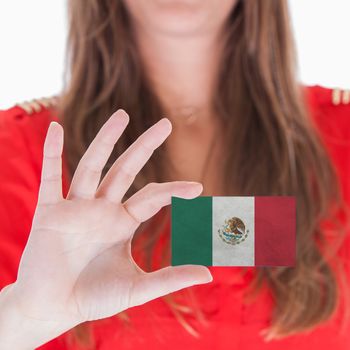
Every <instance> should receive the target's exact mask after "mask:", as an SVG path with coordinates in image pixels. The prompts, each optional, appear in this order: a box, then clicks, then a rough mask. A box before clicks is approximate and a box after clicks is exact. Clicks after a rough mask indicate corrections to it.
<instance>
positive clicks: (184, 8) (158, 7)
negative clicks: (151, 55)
mask: <svg viewBox="0 0 350 350" xmlns="http://www.w3.org/2000/svg"><path fill="white" fill-rule="evenodd" d="M235 2H236V0H220V1H218V0H147V1H144V0H124V3H125V5H126V8H127V10H128V11H129V13H130V14H131V17H132V18H134V19H135V20H136V22H137V23H138V24H140V25H141V26H142V27H143V28H146V29H149V30H155V31H157V32H159V33H164V34H175V35H190V34H196V33H197V34H201V33H203V32H206V31H208V30H213V29H215V27H219V26H220V25H221V24H222V23H223V21H224V20H225V19H226V18H227V16H228V15H229V13H230V11H231V10H232V8H233V6H234V4H235Z"/></svg>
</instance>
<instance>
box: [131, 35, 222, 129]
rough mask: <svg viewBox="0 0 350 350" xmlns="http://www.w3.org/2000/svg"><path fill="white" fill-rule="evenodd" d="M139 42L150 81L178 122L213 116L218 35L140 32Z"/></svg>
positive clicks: (168, 113) (188, 122)
mask: <svg viewBox="0 0 350 350" xmlns="http://www.w3.org/2000/svg"><path fill="white" fill-rule="evenodd" d="M135 33H136V42H137V46H138V50H139V54H140V57H141V59H142V63H143V65H144V67H145V69H146V72H147V76H148V79H149V80H150V82H151V84H152V88H153V89H154V91H155V93H156V95H157V96H158V98H159V99H160V102H161V104H162V106H163V108H164V110H165V112H166V116H167V117H168V118H169V119H171V120H172V121H173V122H174V123H175V124H176V123H180V124H181V123H185V124H191V123H193V122H195V121H196V120H199V119H200V120H201V121H203V119H206V118H208V119H210V118H212V117H213V113H212V106H211V100H212V96H213V88H214V84H215V79H216V77H217V68H218V65H219V58H220V54H218V53H219V52H220V40H218V33H206V34H205V35H202V36H199V35H196V36H188V37H187V36H186V37H185V36H170V35H165V34H159V33H153V32H152V33H151V32H149V31H147V30H145V28H142V31H141V30H137V28H136V31H135Z"/></svg>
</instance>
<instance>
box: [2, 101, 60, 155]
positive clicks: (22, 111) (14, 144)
mask: <svg viewBox="0 0 350 350" xmlns="http://www.w3.org/2000/svg"><path fill="white" fill-rule="evenodd" d="M58 100H59V97H58V96H51V97H42V98H38V99H32V100H30V101H22V102H18V103H16V104H15V105H13V106H11V107H10V108H7V109H2V110H0V148H3V149H4V148H5V149H6V150H7V152H11V150H12V151H14V152H18V150H19V149H21V150H22V149H23V153H22V152H21V155H22V156H24V154H25V153H27V154H29V153H32V152H35V151H37V150H40V148H41V146H42V143H43V140H44V139H45V135H46V132H47V128H48V126H49V124H50V122H51V121H52V120H57V113H56V108H57V103H58ZM24 148H26V149H24Z"/></svg>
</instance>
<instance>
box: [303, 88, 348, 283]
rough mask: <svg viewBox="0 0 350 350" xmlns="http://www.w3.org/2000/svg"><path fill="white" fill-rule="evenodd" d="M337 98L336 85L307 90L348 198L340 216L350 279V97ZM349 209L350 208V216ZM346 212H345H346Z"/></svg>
mask: <svg viewBox="0 0 350 350" xmlns="http://www.w3.org/2000/svg"><path fill="white" fill-rule="evenodd" d="M344 91H345V90H343V91H342V93H343V95H341V96H343V99H341V100H340V101H338V102H336V103H335V102H334V97H333V96H334V89H331V88H326V87H322V86H319V85H315V86H311V87H309V88H308V90H307V97H308V101H309V107H310V112H311V115H312V116H313V118H314V121H315V123H316V126H317V129H318V131H319V132H320V136H321V138H322V140H323V142H324V145H325V147H326V149H327V151H328V153H329V155H330V157H331V160H332V162H333V164H334V167H335V170H336V173H337V175H338V178H339V182H340V186H341V192H342V195H343V198H344V201H345V211H343V212H341V213H340V215H339V218H340V220H341V222H342V223H344V224H345V225H347V231H346V237H345V241H344V244H343V245H342V247H341V249H340V251H339V256H340V258H341V261H342V263H343V266H344V268H345V272H346V274H347V278H348V280H349V283H350V101H347V100H345V98H344V96H345V95H344ZM346 212H348V214H347V215H349V216H346V214H345V213H346ZM344 214H345V215H344Z"/></svg>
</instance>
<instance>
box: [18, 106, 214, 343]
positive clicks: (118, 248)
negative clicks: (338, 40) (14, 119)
mask: <svg viewBox="0 0 350 350" xmlns="http://www.w3.org/2000/svg"><path fill="white" fill-rule="evenodd" d="M128 121H129V116H128V115H127V114H126V113H125V112H124V111H123V110H118V111H117V112H115V113H114V114H113V115H112V116H111V117H110V118H109V119H108V121H107V122H106V123H105V124H104V125H103V127H102V128H101V129H100V131H99V132H98V134H97V135H96V137H95V139H94V140H93V141H92V143H91V144H90V146H89V148H88V149H87V151H86V153H85V154H84V155H83V157H82V159H81V160H80V162H79V164H78V167H77V169H76V171H75V173H74V176H73V179H72V183H71V186H70V189H69V192H68V195H67V198H66V199H64V198H63V196H62V174H61V170H62V157H61V156H62V150H63V128H62V127H61V126H60V124H58V123H56V122H52V123H51V124H50V126H49V129H48V132H47V135H46V139H45V144H44V157H43V166H42V175H41V184H40V189H39V197H38V204H37V207H36V210H35V214H34V217H33V223H32V229H31V232H30V235H29V239H28V242H27V245H26V247H25V249H24V252H23V255H22V257H21V261H20V265H19V270H18V277H17V281H16V282H15V283H14V284H13V285H12V290H11V297H12V298H14V300H15V302H16V305H17V306H18V310H19V311H20V314H22V315H23V317H27V318H28V319H35V320H38V321H39V322H40V323H42V324H49V323H52V322H53V323H54V324H55V330H54V331H53V332H51V331H50V336H45V335H44V336H43V335H42V334H41V335H40V336H39V337H38V339H39V338H40V342H41V343H42V342H46V341H48V340H50V339H48V337H51V338H52V337H53V335H54V337H55V336H58V335H59V334H61V333H63V332H64V331H66V330H68V329H70V328H72V327H74V326H75V325H77V324H79V323H81V322H85V321H90V320H97V319H101V318H105V317H109V316H112V315H115V314H117V313H119V312H121V311H123V310H125V309H127V308H129V307H131V306H136V305H140V304H143V303H145V302H147V301H149V300H152V299H154V298H157V297H160V296H162V295H165V294H168V293H171V292H174V291H177V290H179V289H182V288H185V287H189V286H191V285H194V284H200V283H206V282H210V281H211V280H212V277H211V274H210V272H209V270H208V269H207V268H206V267H204V266H196V265H182V266H174V267H173V266H168V267H165V268H162V269H160V270H158V271H155V272H148V273H147V272H145V271H143V270H142V269H141V268H140V267H139V266H137V265H136V263H135V261H134V260H133V258H132V256H131V240H132V237H133V234H134V232H135V230H136V228H137V227H138V226H139V225H140V223H141V222H143V221H145V220H147V219H149V218H151V217H152V216H153V215H154V214H155V213H157V212H158V211H159V210H160V209H161V208H162V207H163V206H165V205H169V204H170V203H171V196H178V197H183V198H194V197H196V196H198V195H199V194H200V193H201V192H202V185H201V184H200V183H194V182H185V181H173V182H167V183H149V184H148V185H146V186H145V187H143V188H142V189H141V190H139V191H138V192H136V193H135V194H134V195H133V196H131V197H130V198H129V199H127V200H126V201H125V202H124V203H122V202H121V200H122V198H123V196H124V194H125V193H126V191H127V190H128V188H129V187H130V185H131V184H132V182H133V181H134V179H135V176H136V175H137V173H138V172H139V171H140V170H141V168H142V167H143V166H144V165H145V163H146V162H147V160H148V159H149V158H150V157H151V155H152V153H153V151H154V150H155V149H156V148H157V147H159V146H160V145H161V144H162V143H163V142H164V140H165V139H166V138H167V136H168V135H169V134H170V132H171V123H170V121H169V120H168V119H166V118H163V119H162V120H160V121H159V122H157V123H156V124H154V125H153V126H152V127H151V128H149V129H148V130H146V131H145V132H144V133H143V134H142V135H141V136H140V137H139V138H138V139H137V140H136V141H135V142H134V143H133V144H132V145H131V146H130V147H129V148H128V149H127V150H126V151H125V152H124V153H123V154H122V155H121V156H120V157H119V158H118V159H117V160H116V161H115V163H114V164H113V166H112V167H111V169H109V171H108V173H107V174H106V176H105V177H104V179H103V181H102V182H101V183H100V184H99V182H100V177H101V172H102V169H103V168H104V166H105V163H106V162H107V160H108V158H109V156H110V154H111V152H112V150H113V147H114V144H115V143H116V142H117V140H118V138H119V137H120V135H121V134H122V133H123V131H124V129H125V127H126V126H127V124H128ZM37 345H41V344H37Z"/></svg>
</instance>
